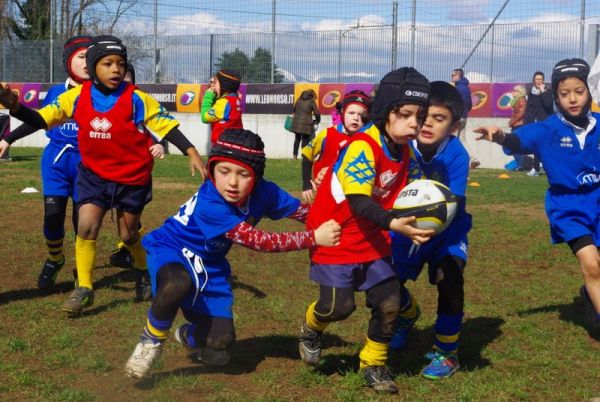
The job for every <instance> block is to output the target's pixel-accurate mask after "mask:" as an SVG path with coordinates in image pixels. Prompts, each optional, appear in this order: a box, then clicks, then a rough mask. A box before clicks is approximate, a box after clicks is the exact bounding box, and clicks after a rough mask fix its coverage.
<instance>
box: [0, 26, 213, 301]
mask: <svg viewBox="0 0 600 402" xmlns="http://www.w3.org/2000/svg"><path fill="white" fill-rule="evenodd" d="M86 62H87V68H88V73H89V74H90V77H91V80H90V81H85V82H84V83H83V85H79V86H77V87H75V88H72V89H70V90H68V91H66V92H65V93H63V94H61V95H59V96H58V98H56V99H55V100H54V101H53V102H52V103H50V104H49V105H47V106H45V107H43V108H41V109H40V110H39V111H34V110H32V109H29V108H27V107H25V106H23V105H20V104H19V101H18V97H17V96H16V94H15V93H13V92H12V90H11V89H10V87H8V85H6V86H4V85H1V84H0V103H2V104H4V105H6V106H8V107H9V110H10V113H11V115H12V116H14V117H16V118H18V119H20V120H22V121H24V122H25V123H27V124H28V125H30V126H31V127H33V128H37V129H42V128H44V129H47V128H48V127H52V126H54V125H57V124H60V123H61V122H64V121H65V120H67V119H69V118H73V119H74V120H75V121H76V122H77V124H78V125H79V131H78V135H77V138H78V145H79V151H80V153H81V163H80V164H79V165H78V171H77V192H78V200H77V201H78V205H77V207H78V210H79V222H78V227H77V238H76V241H75V262H76V265H77V276H78V282H79V283H78V286H77V287H76V288H75V290H74V291H73V292H72V293H71V295H70V296H69V298H68V300H67V301H66V302H65V304H64V305H63V310H65V311H67V312H69V313H80V312H81V311H82V310H83V308H85V307H88V306H90V305H91V304H92V303H93V299H94V291H93V290H92V289H93V285H92V270H93V268H94V262H95V259H96V238H97V237H98V232H99V230H100V226H101V224H102V220H103V218H104V215H105V214H106V212H107V211H108V210H112V208H115V209H116V210H117V226H118V230H119V237H120V238H121V240H123V242H124V243H125V244H126V246H127V247H128V248H129V251H130V252H131V254H132V255H133V256H134V264H135V267H136V268H138V271H137V273H138V275H137V276H138V278H142V279H140V280H139V281H136V294H139V293H141V292H143V287H145V286H148V285H149V284H148V283H147V280H146V281H144V280H143V278H146V279H147V270H146V253H145V252H144V249H143V248H142V246H141V238H140V235H139V232H138V227H139V220H140V216H141V213H142V211H143V209H144V206H145V204H147V203H148V202H150V200H151V199H152V178H151V172H152V166H153V159H152V155H151V154H150V151H149V148H150V147H151V146H152V140H151V138H150V136H149V135H148V134H147V133H146V132H145V131H144V130H143V129H139V128H138V126H141V125H143V126H145V127H146V129H147V130H148V131H150V132H152V133H153V134H154V135H156V136H158V137H160V138H163V137H164V138H166V139H167V140H169V141H170V142H171V143H173V144H174V145H175V146H177V147H178V148H179V149H180V150H181V151H182V152H183V153H184V154H186V155H188V156H189V157H190V165H191V167H192V173H193V172H194V169H196V170H198V171H200V173H201V175H202V176H203V177H204V174H205V173H204V172H205V166H204V163H203V162H202V159H201V158H200V155H199V154H198V151H196V149H195V148H194V147H193V145H192V144H191V143H190V142H189V141H188V140H187V138H185V136H184V135H183V134H182V133H181V132H180V131H179V129H178V128H177V127H178V125H179V124H178V122H177V121H176V120H175V119H173V117H172V116H170V115H169V114H168V113H167V111H166V110H165V109H164V108H163V107H162V106H160V104H159V103H158V102H156V101H155V100H154V99H153V98H152V97H150V96H149V95H148V94H146V93H144V92H141V91H140V90H138V89H135V87H134V86H133V85H131V84H129V83H125V82H123V78H124V76H125V66H126V63H127V50H126V48H125V46H124V45H123V44H122V42H121V40H120V39H118V38H116V37H114V36H109V35H104V36H98V37H96V38H94V40H93V43H92V45H91V46H90V47H89V48H88V51H87V55H86ZM6 149H7V146H5V144H3V143H2V142H0V155H2V154H3V153H4V152H5V151H6Z"/></svg>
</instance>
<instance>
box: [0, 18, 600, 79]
mask: <svg viewBox="0 0 600 402" xmlns="http://www.w3.org/2000/svg"><path fill="white" fill-rule="evenodd" d="M487 29H488V26H487V25H481V24H477V25H461V26H456V25H452V26H417V27H415V29H414V30H413V29H412V28H411V27H410V26H401V27H398V28H397V36H396V37H394V35H393V29H392V28H391V27H379V28H350V29H345V30H337V31H306V32H277V34H276V35H275V36H274V40H273V35H272V34H270V33H238V34H207V35H181V36H159V37H157V38H154V37H152V36H143V37H142V36H129V37H125V38H124V41H125V43H126V45H127V46H128V50H129V55H130V59H131V61H132V62H133V64H134V66H135V68H136V77H137V80H138V83H152V82H161V83H199V82H207V81H208V78H209V77H210V75H211V74H212V73H214V72H215V71H216V69H217V67H218V63H219V60H221V59H222V58H223V56H224V55H225V54H226V53H227V52H229V53H233V52H237V54H238V55H239V54H241V53H243V54H245V55H246V56H247V59H243V60H245V61H244V62H241V64H240V65H236V66H235V67H236V68H238V69H242V70H244V73H245V74H244V75H245V76H246V77H252V78H251V79H250V80H251V81H254V82H270V78H271V58H273V60H274V63H275V66H276V70H275V72H276V73H277V74H276V78H277V79H276V81H283V82H374V81H377V80H379V78H380V77H381V76H382V75H384V74H385V73H386V72H387V71H389V70H391V69H392V67H394V66H396V67H400V66H404V65H410V64H411V63H414V66H415V67H416V68H417V69H418V70H420V71H421V72H423V73H424V74H425V75H426V76H427V77H429V78H430V79H432V80H438V79H440V80H448V79H449V74H450V71H451V70H452V69H454V68H459V67H463V64H464V67H463V68H464V70H465V72H466V75H467V77H468V78H469V79H470V80H471V81H472V82H526V81H529V80H530V79H531V75H532V73H533V72H534V71H537V70H540V71H544V72H546V73H549V72H550V70H551V68H552V66H553V65H554V63H555V62H556V61H558V60H560V59H561V58H566V57H577V56H579V53H580V52H581V49H580V45H581V43H582V41H581V34H582V30H581V25H580V24H579V22H578V21H564V22H540V23H517V24H496V25H493V26H492V27H491V29H489V31H488V32H487V33H486V30H487ZM413 33H414V35H413ZM484 34H485V35H484ZM584 35H585V38H584V42H583V43H585V48H584V49H583V55H584V58H587V59H588V61H589V62H592V61H593V60H591V59H592V57H594V56H595V55H596V54H597V53H598V43H599V40H598V38H599V37H600V30H599V28H598V25H594V24H588V25H587V29H586V30H585V31H584ZM478 42H480V43H479V44H478ZM155 43H156V44H155ZM273 43H274V44H275V47H274V52H273V47H272V46H273ZM51 48H52V49H53V52H52V57H51V54H50V49H51ZM257 49H259V52H258V53H260V49H263V50H264V51H263V53H260V55H259V54H258V53H257ZM265 51H266V52H265ZM471 52H473V54H472V57H470V58H469V54H470V53H471ZM261 55H262V57H259V56H261ZM1 56H2V62H1V64H0V69H1V70H0V77H1V78H2V80H3V81H8V82H50V81H52V82H58V81H61V80H63V79H64V78H65V73H64V67H63V65H62V42H59V41H54V43H53V45H52V46H51V45H50V43H49V41H26V42H24V41H5V42H4V43H3V44H2V55H1ZM394 57H395V60H394ZM467 60H468V61H467ZM465 63H466V64H465Z"/></svg>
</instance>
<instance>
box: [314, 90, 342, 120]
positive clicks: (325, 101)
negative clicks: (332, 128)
mask: <svg viewBox="0 0 600 402" xmlns="http://www.w3.org/2000/svg"><path fill="white" fill-rule="evenodd" d="M318 93H319V99H318V101H317V105H318V107H319V112H320V113H321V114H331V112H333V110H334V109H335V104H336V103H337V102H339V101H340V100H341V99H342V96H344V84H321V86H320V88H319V92H318Z"/></svg>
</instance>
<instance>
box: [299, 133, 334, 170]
mask: <svg viewBox="0 0 600 402" xmlns="http://www.w3.org/2000/svg"><path fill="white" fill-rule="evenodd" d="M327 130H328V129H327V128H326V129H324V130H321V131H319V133H318V134H317V135H316V136H315V138H313V139H312V140H311V141H310V142H309V143H308V144H306V146H305V147H304V148H302V155H303V156H305V157H306V159H308V160H309V161H311V162H314V161H315V159H317V158H318V157H319V155H320V154H321V151H322V150H323V142H325V137H327Z"/></svg>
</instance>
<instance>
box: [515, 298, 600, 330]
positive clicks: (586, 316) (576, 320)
mask: <svg viewBox="0 0 600 402" xmlns="http://www.w3.org/2000/svg"><path fill="white" fill-rule="evenodd" d="M551 312H558V314H559V315H558V318H559V319H561V320H563V321H566V322H570V323H573V324H575V325H577V326H579V327H582V328H583V329H585V330H586V331H587V333H588V335H589V336H590V338H592V339H594V340H596V341H600V328H599V327H598V324H596V325H593V324H592V319H593V318H594V317H593V313H592V312H591V311H590V310H589V308H586V303H585V301H584V300H583V297H581V296H576V297H574V298H573V302H572V303H568V304H551V305H548V306H541V307H535V308H531V309H527V310H520V311H517V314H518V315H519V317H524V316H528V315H533V314H540V313H551Z"/></svg>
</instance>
